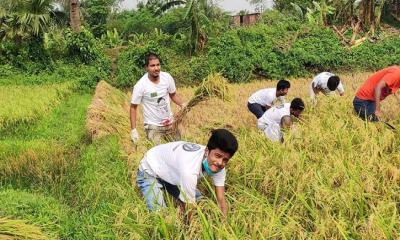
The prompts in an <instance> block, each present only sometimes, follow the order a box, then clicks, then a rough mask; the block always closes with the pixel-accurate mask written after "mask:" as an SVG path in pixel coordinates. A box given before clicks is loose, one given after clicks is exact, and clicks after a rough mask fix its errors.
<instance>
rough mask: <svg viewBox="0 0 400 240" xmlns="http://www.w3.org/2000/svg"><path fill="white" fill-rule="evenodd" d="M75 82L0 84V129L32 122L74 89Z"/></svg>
mask: <svg viewBox="0 0 400 240" xmlns="http://www.w3.org/2000/svg"><path fill="white" fill-rule="evenodd" d="M74 88H75V84H74V83H73V82H67V83H61V84H51V85H42V86H0V102H1V103H2V107H1V108H0V130H2V129H4V128H8V127H10V126H14V125H16V124H19V123H29V122H32V121H34V120H36V119H38V118H40V117H42V116H43V115H44V114H46V113H48V112H49V111H50V110H51V109H52V107H53V106H55V105H57V104H59V103H60V102H61V101H62V99H63V98H64V97H65V96H67V95H69V94H71V93H72V92H73V91H74Z"/></svg>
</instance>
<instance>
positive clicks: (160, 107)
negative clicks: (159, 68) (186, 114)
mask: <svg viewBox="0 0 400 240" xmlns="http://www.w3.org/2000/svg"><path fill="white" fill-rule="evenodd" d="M174 92H176V87H175V81H174V79H173V78H172V76H171V75H170V74H169V73H166V72H160V81H159V83H157V84H154V83H153V82H152V81H150V79H149V77H148V74H147V73H146V74H145V75H143V77H142V78H141V79H140V80H139V81H138V82H137V83H136V84H135V86H134V87H133V92H132V100H131V103H132V104H140V103H141V104H142V105H143V118H144V123H145V124H151V125H156V126H165V125H169V124H171V123H172V121H173V119H172V111H171V106H170V98H169V94H170V93H174Z"/></svg>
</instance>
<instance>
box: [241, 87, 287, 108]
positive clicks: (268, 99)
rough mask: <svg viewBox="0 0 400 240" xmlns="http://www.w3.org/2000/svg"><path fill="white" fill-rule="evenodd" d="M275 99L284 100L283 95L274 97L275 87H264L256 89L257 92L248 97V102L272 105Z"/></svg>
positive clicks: (282, 101)
mask: <svg viewBox="0 0 400 240" xmlns="http://www.w3.org/2000/svg"><path fill="white" fill-rule="evenodd" d="M276 101H280V102H281V103H284V102H285V97H284V96H280V97H278V98H277V97H276V88H265V89H261V90H258V91H257V92H255V93H253V94H252V95H251V96H250V97H249V100H248V102H249V103H250V104H251V103H258V104H260V105H262V106H270V107H271V106H273V105H274V103H275V102H276Z"/></svg>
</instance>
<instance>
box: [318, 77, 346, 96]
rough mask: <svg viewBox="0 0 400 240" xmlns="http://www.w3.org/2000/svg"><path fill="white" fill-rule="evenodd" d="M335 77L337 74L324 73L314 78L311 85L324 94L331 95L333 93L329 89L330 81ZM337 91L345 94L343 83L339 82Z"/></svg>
mask: <svg viewBox="0 0 400 240" xmlns="http://www.w3.org/2000/svg"><path fill="white" fill-rule="evenodd" d="M332 76H335V74H333V73H330V72H322V73H320V74H318V75H317V76H315V77H314V79H313V80H312V82H311V84H312V86H313V87H314V88H317V89H319V90H321V91H322V92H323V93H324V94H327V95H328V94H330V93H331V92H332V91H331V90H330V89H329V88H328V80H329V78H330V77H332ZM337 90H338V92H339V93H340V94H343V93H344V88H343V84H342V82H339V85H338V87H337Z"/></svg>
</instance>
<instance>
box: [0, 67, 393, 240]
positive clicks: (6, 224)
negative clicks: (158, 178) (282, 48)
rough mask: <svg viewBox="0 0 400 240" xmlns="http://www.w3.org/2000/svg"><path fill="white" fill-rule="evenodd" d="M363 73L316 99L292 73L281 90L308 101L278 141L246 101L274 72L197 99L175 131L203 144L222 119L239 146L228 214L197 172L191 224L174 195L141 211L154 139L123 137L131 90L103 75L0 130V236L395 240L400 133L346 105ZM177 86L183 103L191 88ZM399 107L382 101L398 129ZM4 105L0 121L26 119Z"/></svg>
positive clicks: (350, 76) (232, 170) (126, 133)
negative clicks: (139, 183) (92, 85)
mask: <svg viewBox="0 0 400 240" xmlns="http://www.w3.org/2000/svg"><path fill="white" fill-rule="evenodd" d="M369 74H370V73H353V74H340V76H341V79H342V80H343V82H344V87H345V91H346V92H345V96H343V97H339V96H332V97H325V96H318V99H317V103H316V104H312V103H311V101H309V99H308V83H309V81H310V79H306V78H304V79H290V81H291V84H292V87H291V89H290V91H289V94H288V96H287V97H286V99H287V100H288V101H290V100H291V99H293V98H294V97H301V98H303V99H304V100H305V102H306V110H305V113H304V117H303V120H302V121H301V122H296V123H295V125H294V127H293V129H292V130H291V131H290V132H288V133H286V135H285V142H284V143H283V144H280V143H273V142H271V141H269V140H268V139H266V138H265V137H264V136H263V135H262V133H261V132H259V131H258V130H257V128H256V119H255V117H254V116H253V115H252V114H250V113H249V112H248V110H247V107H246V103H247V98H248V97H249V96H250V94H251V93H253V92H254V91H256V90H258V89H260V88H265V87H273V86H275V84H276V81H265V80H264V81H260V80H256V81H253V82H252V83H247V84H234V85H233V84H232V85H229V86H228V93H229V96H230V97H229V98H228V99H229V101H228V100H225V101H223V100H221V99H217V98H211V99H209V100H207V101H202V102H200V103H199V104H198V105H196V106H194V107H193V108H192V109H191V111H189V112H188V113H187V114H186V115H185V117H184V118H183V119H182V124H181V126H180V128H181V132H182V138H183V139H184V140H187V141H191V142H196V143H201V144H206V142H207V140H208V137H209V132H210V130H211V129H214V128H227V129H229V130H231V131H232V132H234V134H235V135H236V136H237V138H238V141H239V150H238V152H237V153H236V155H235V156H234V157H233V158H232V159H231V160H230V162H229V164H228V165H227V185H226V193H227V201H228V206H229V212H228V217H227V218H225V217H223V216H222V214H221V213H220V212H219V210H218V207H217V205H216V202H215V196H214V194H213V192H212V191H211V188H210V184H209V182H208V181H202V182H201V184H200V190H201V191H202V193H203V196H205V197H204V198H203V199H202V200H201V201H200V202H198V204H197V205H196V206H195V209H194V216H193V218H192V221H191V222H189V223H186V222H185V221H184V219H183V217H182V214H181V213H180V212H179V210H178V209H177V208H175V206H174V204H173V202H172V201H171V202H170V204H169V207H168V208H166V209H164V210H162V211H160V212H156V213H150V212H148V211H147V208H146V205H145V202H144V200H143V199H142V197H141V196H140V193H139V190H138V189H137V187H136V184H135V180H136V176H135V175H136V169H137V167H138V164H139V161H140V160H141V158H142V156H143V154H144V153H145V152H146V151H147V150H148V149H149V148H150V147H152V143H150V142H148V141H146V140H145V134H144V132H143V128H140V127H139V129H138V130H139V135H140V137H141V140H140V142H139V143H138V144H136V145H134V144H133V143H131V142H130V139H129V138H130V136H129V118H128V116H129V115H128V110H129V109H128V106H129V99H130V93H129V92H128V93H125V92H121V91H120V90H117V89H114V88H112V87H111V86H109V85H108V84H107V83H105V82H101V84H99V85H98V87H97V89H96V93H95V94H94V95H90V94H81V93H78V92H72V93H71V94H69V95H68V96H66V97H65V98H64V100H63V104H53V105H49V106H52V107H51V108H48V109H46V110H45V111H42V112H41V113H40V114H39V117H37V118H35V120H34V121H30V122H29V123H27V122H25V121H14V122H17V123H16V124H12V125H9V126H8V127H6V128H4V129H3V130H1V136H0V239H399V238H400V231H399V229H400V214H399V211H400V154H399V152H400V133H399V131H397V132H396V131H392V130H390V129H389V128H387V127H386V126H385V124H383V123H376V124H372V123H366V122H363V121H361V120H360V119H359V118H358V117H356V116H355V115H354V113H353V108H352V99H353V96H354V93H355V91H356V90H357V88H358V86H359V85H360V84H361V83H362V82H363V81H364V80H365V79H366V78H367V76H368V75H369ZM1 91H4V90H1ZM15 91H16V90H15ZM178 93H179V94H181V96H182V97H183V98H184V99H185V100H189V99H190V98H192V97H193V96H194V94H195V88H179V89H178ZM0 96H1V97H0V98H1V99H2V100H1V102H2V103H3V101H8V102H11V101H14V102H18V99H20V98H22V96H23V95H21V94H20V95H18V94H13V95H9V94H5V95H3V94H1V95H0ZM7 96H8V97H9V98H11V96H20V97H12V99H7ZM24 97H26V96H24ZM3 98H5V99H7V100H3ZM44 102H47V103H50V102H52V101H51V100H46V101H45V100H44ZM399 107H400V106H399V103H398V102H396V99H395V98H394V97H392V96H390V97H388V98H387V99H386V100H385V101H384V102H383V105H382V110H383V112H384V113H385V115H384V119H385V121H387V122H389V123H390V124H392V125H393V126H395V127H396V128H399V127H400V114H399ZM4 108H7V107H5V106H4V104H1V106H0V113H1V114H3V115H0V116H3V119H4V118H7V119H24V118H25V117H14V116H15V115H13V114H12V113H10V111H9V110H7V111H5V110H4ZM26 108H27V109H25V111H26V112H29V111H31V110H32V109H31V106H30V105H29V106H27V107H26ZM32 111H33V110H32ZM174 111H175V112H177V111H178V110H177V109H176V108H174ZM5 113H6V114H5ZM140 115H141V114H139V116H140ZM4 116H5V117H4ZM18 116H29V114H25V115H23V114H22V115H18ZM27 118H29V117H27ZM141 121H142V120H141V118H140V117H139V123H138V126H141Z"/></svg>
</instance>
